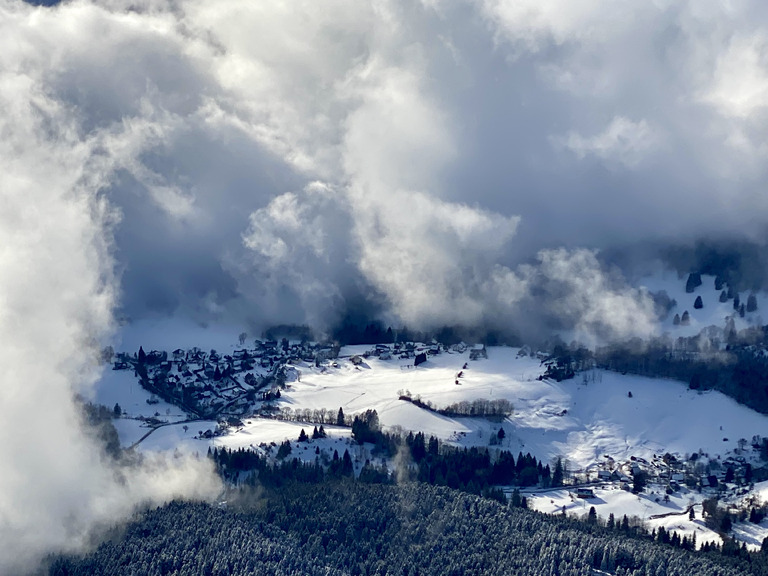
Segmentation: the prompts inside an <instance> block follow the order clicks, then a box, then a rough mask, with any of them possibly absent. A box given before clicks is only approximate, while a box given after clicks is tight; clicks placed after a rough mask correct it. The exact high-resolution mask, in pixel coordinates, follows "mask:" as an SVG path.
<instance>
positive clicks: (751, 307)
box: [747, 294, 757, 312]
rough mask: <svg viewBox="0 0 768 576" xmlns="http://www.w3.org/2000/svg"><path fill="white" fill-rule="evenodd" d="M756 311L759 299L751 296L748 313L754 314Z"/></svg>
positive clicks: (748, 299)
mask: <svg viewBox="0 0 768 576" xmlns="http://www.w3.org/2000/svg"><path fill="white" fill-rule="evenodd" d="M755 310H757V297H756V296H755V295H754V294H750V295H749V298H747V312H754V311H755Z"/></svg>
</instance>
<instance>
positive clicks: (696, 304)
mask: <svg viewBox="0 0 768 576" xmlns="http://www.w3.org/2000/svg"><path fill="white" fill-rule="evenodd" d="M693 307H694V308H695V309H696V310H701V309H702V308H704V302H703V301H702V300H701V296H696V301H695V302H694V303H693Z"/></svg>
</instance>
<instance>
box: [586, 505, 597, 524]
mask: <svg viewBox="0 0 768 576" xmlns="http://www.w3.org/2000/svg"><path fill="white" fill-rule="evenodd" d="M587 524H597V510H595V507H594V506H590V508H589V513H588V514H587Z"/></svg>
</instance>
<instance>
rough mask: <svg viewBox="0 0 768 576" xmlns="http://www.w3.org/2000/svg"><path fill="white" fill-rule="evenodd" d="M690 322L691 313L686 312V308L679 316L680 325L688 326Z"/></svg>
mask: <svg viewBox="0 0 768 576" xmlns="http://www.w3.org/2000/svg"><path fill="white" fill-rule="evenodd" d="M690 323H691V315H690V314H689V313H688V310H686V311H685V312H683V316H682V317H681V318H680V324H681V325H682V326H688V325H689V324H690Z"/></svg>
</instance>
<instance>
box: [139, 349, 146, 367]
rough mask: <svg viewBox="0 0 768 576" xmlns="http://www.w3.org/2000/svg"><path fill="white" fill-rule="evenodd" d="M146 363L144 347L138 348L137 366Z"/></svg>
mask: <svg viewBox="0 0 768 576" xmlns="http://www.w3.org/2000/svg"><path fill="white" fill-rule="evenodd" d="M146 361H147V354H146V352H144V347H143V346H139V364H144V363H146Z"/></svg>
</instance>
